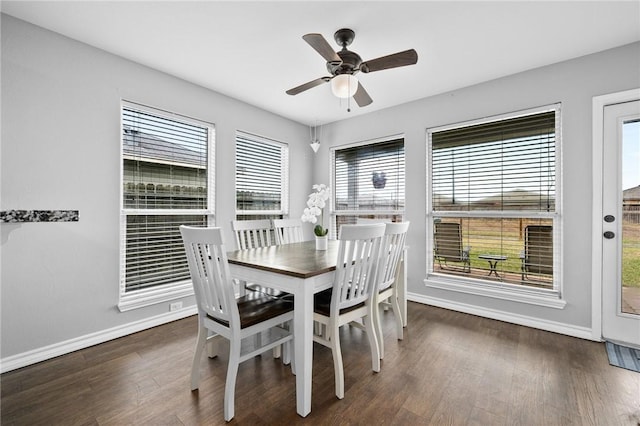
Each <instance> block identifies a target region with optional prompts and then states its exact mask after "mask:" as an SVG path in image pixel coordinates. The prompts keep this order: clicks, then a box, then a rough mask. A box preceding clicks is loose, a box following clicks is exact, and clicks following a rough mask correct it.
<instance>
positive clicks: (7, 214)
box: [0, 210, 80, 223]
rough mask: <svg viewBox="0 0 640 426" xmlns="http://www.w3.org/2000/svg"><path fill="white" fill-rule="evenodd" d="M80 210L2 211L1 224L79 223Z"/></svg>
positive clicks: (0, 214)
mask: <svg viewBox="0 0 640 426" xmlns="http://www.w3.org/2000/svg"><path fill="white" fill-rule="evenodd" d="M79 218H80V214H79V211H78V210H2V211H0V223H21V222H77V221H78V220H79Z"/></svg>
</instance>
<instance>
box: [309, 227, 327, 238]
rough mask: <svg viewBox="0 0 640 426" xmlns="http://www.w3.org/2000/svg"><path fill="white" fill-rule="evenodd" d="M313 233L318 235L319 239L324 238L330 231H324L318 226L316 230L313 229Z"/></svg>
mask: <svg viewBox="0 0 640 426" xmlns="http://www.w3.org/2000/svg"><path fill="white" fill-rule="evenodd" d="M313 233H314V234H316V235H317V236H318V237H324V236H325V235H327V234H328V233H329V230H328V229H324V228H323V227H322V225H316V226H315V228H313Z"/></svg>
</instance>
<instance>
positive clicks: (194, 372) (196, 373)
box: [191, 324, 209, 390]
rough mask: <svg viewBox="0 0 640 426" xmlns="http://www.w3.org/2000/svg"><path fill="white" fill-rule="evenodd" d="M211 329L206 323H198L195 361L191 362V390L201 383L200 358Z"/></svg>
mask: <svg viewBox="0 0 640 426" xmlns="http://www.w3.org/2000/svg"><path fill="white" fill-rule="evenodd" d="M208 334H209V330H207V328H206V327H205V326H204V325H201V324H198V337H196V347H195V350H194V353H193V362H192V363H191V390H196V389H198V386H199V383H200V358H201V357H202V352H203V351H204V347H205V345H206V344H207V336H208Z"/></svg>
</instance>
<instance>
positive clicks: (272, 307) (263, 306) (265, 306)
mask: <svg viewBox="0 0 640 426" xmlns="http://www.w3.org/2000/svg"><path fill="white" fill-rule="evenodd" d="M236 300H237V302H238V314H240V328H247V327H251V326H252V325H255V324H258V323H260V322H263V321H266V320H268V319H271V318H275V317H277V316H279V315H282V314H285V313H287V312H290V311H293V300H288V299H281V298H277V297H273V296H269V295H266V294H264V293H260V292H251V293H248V294H247V295H245V296H242V297H239V298H238V299H236ZM207 316H208V317H209V318H211V319H212V320H213V321H215V322H217V323H220V324H222V325H225V326H227V327H228V326H229V323H228V322H227V321H223V320H220V319H218V318H214V317H212V316H211V315H207Z"/></svg>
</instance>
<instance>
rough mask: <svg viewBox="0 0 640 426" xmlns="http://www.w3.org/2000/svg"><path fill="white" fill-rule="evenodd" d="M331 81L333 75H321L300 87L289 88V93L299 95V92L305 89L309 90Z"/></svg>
mask: <svg viewBox="0 0 640 426" xmlns="http://www.w3.org/2000/svg"><path fill="white" fill-rule="evenodd" d="M329 81H331V77H320V78H316V79H315V80H311V81H310V82H308V83H304V84H301V85H300V86H298V87H294V88H293V89H289V90H287V95H297V94H298V93H301V92H304V91H305V90H309V89H311V88H313V87H316V86H319V85H321V84H322V83H327V82H329Z"/></svg>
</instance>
